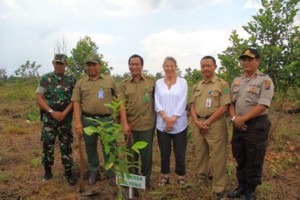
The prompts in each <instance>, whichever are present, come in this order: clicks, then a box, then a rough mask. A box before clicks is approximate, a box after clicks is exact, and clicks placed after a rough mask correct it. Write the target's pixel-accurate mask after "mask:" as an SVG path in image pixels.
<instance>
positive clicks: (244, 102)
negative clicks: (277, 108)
mask: <svg viewBox="0 0 300 200" xmlns="http://www.w3.org/2000/svg"><path fill="white" fill-rule="evenodd" d="M273 94H274V85H273V82H272V80H271V78H270V77H269V76H267V75H266V74H263V73H261V72H260V71H258V70H257V72H256V73H255V74H254V76H252V77H248V78H247V77H245V76H244V75H241V76H239V77H236V78H235V79H234V80H233V83H232V86H231V101H232V102H233V103H235V113H236V115H245V114H246V113H248V112H249V111H250V110H252V109H253V108H254V107H255V106H256V105H258V104H261V105H265V106H267V107H270V104H271V100H272V98H273ZM267 113H268V109H266V110H265V111H264V112H263V113H261V115H264V114H267Z"/></svg>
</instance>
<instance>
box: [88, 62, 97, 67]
mask: <svg viewBox="0 0 300 200" xmlns="http://www.w3.org/2000/svg"><path fill="white" fill-rule="evenodd" d="M96 65H97V63H93V62H88V63H86V66H88V67H95V66H96Z"/></svg>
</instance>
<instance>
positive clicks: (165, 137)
mask: <svg viewBox="0 0 300 200" xmlns="http://www.w3.org/2000/svg"><path fill="white" fill-rule="evenodd" d="M187 130H188V129H187V128H186V129H184V130H183V131H181V132H180V133H177V134H169V133H165V132H162V131H160V130H158V129H157V140H158V145H159V150H160V158H161V169H160V172H161V173H162V174H168V173H170V156H171V149H172V141H173V148H174V155H175V162H176V164H175V173H176V174H177V175H179V176H184V175H185V171H186V170H185V154H186V146H187Z"/></svg>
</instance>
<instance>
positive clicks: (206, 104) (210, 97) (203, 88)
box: [191, 75, 230, 116]
mask: <svg viewBox="0 0 300 200" xmlns="http://www.w3.org/2000/svg"><path fill="white" fill-rule="evenodd" d="M191 102H192V103H194V104H195V110H196V113H197V115H198V116H207V115H211V114H212V113H213V112H215V111H216V110H217V109H218V108H219V107H220V106H224V105H227V104H230V94H229V84H228V83H227V82H225V81H224V80H222V79H221V78H219V77H217V76H216V75H215V76H214V77H213V78H212V79H211V80H210V81H208V82H205V81H204V80H202V81H200V82H199V83H198V84H196V85H194V87H193V95H192V100H191Z"/></svg>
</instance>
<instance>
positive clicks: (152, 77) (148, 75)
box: [143, 74, 154, 79]
mask: <svg viewBox="0 0 300 200" xmlns="http://www.w3.org/2000/svg"><path fill="white" fill-rule="evenodd" d="M143 76H144V77H146V78H151V79H154V76H153V75H151V74H143Z"/></svg>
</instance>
